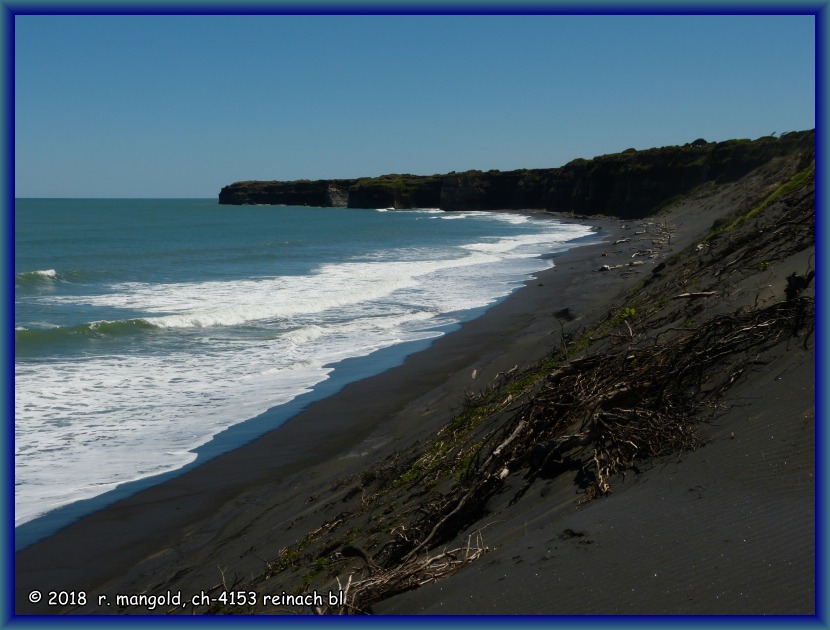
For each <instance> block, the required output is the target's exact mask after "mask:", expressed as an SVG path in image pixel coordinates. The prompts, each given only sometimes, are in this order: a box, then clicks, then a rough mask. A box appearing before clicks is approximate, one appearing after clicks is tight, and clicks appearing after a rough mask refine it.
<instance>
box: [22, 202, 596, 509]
mask: <svg viewBox="0 0 830 630" xmlns="http://www.w3.org/2000/svg"><path fill="white" fill-rule="evenodd" d="M417 212H421V213H424V214H425V215H428V216H429V218H433V217H436V218H437V217H440V218H453V219H461V218H464V217H465V216H466V217H471V216H483V217H485V219H484V220H487V221H493V220H495V221H502V222H511V223H513V224H516V225H518V224H519V223H521V222H524V221H526V220H528V219H527V217H521V216H520V215H510V214H497V213H459V214H453V215H450V214H448V213H443V212H442V211H440V210H435V209H424V210H420V211H417ZM588 233H589V230H588V229H587V228H585V227H584V226H562V225H556V224H553V223H545V224H544V225H540V226H539V229H538V231H537V232H533V233H529V234H515V235H502V236H501V237H499V238H495V237H494V238H482V239H478V241H477V242H473V243H468V244H466V245H464V246H461V247H456V248H454V249H452V250H451V251H450V250H438V249H429V247H428V246H426V245H425V246H424V248H422V249H421V248H413V249H409V250H401V251H394V250H386V251H384V250H378V251H376V252H375V253H374V254H373V255H372V256H371V257H369V258H367V259H362V260H359V261H345V262H329V263H324V264H320V265H319V266H318V267H317V268H316V269H314V271H313V273H311V274H310V275H301V276H291V275H286V276H272V277H267V276H263V277H257V278H244V279H235V280H230V279H229V280H216V281H202V282H171V283H152V282H129V283H126V282H122V283H118V284H113V285H110V286H109V287H108V288H107V289H108V290H107V291H102V292H98V293H94V294H84V295H52V294H48V293H44V294H43V295H41V296H40V297H39V298H38V299H40V300H41V301H42V303H43V304H44V305H45V306H46V307H49V306H50V305H70V306H94V307H105V308H109V309H127V310H129V311H130V312H131V313H135V312H139V313H141V319H143V320H144V321H146V322H149V323H150V324H152V325H153V326H154V327H155V328H156V330H155V331H151V333H152V334H156V335H157V336H159V339H160V340H161V341H159V344H158V345H153V344H151V343H148V344H147V346H146V348H144V349H143V350H142V351H139V352H128V351H127V350H125V351H124V352H120V353H118V354H104V355H100V356H98V355H90V356H88V357H86V358H78V357H74V358H72V359H61V358H60V357H57V358H54V359H50V360H48V361H34V362H29V363H22V364H19V365H17V366H16V370H15V419H16V422H15V445H16V456H15V475H16V505H15V522H16V524H21V523H24V522H26V521H29V520H31V519H33V518H35V517H37V516H39V515H41V514H43V513H45V512H47V511H49V510H51V509H53V508H55V507H60V506H62V505H66V504H69V503H72V502H75V501H78V500H80V499H84V498H90V497H94V496H97V495H99V494H101V493H103V492H105V491H107V490H109V489H112V488H114V487H116V486H117V485H119V484H122V483H125V482H129V481H132V480H135V479H141V478H145V477H148V476H151V475H156V474H160V473H163V472H167V471H172V470H176V469H178V468H181V467H182V466H185V465H187V464H188V463H190V462H191V461H193V459H194V458H195V454H194V453H193V450H194V449H196V448H198V447H199V446H201V445H203V444H205V443H207V442H208V441H210V440H211V439H212V438H213V437H214V436H215V435H217V434H218V433H219V432H221V431H222V430H224V429H225V428H227V427H229V426H231V425H233V424H236V423H238V422H240V421H243V420H245V419H248V418H252V417H255V416H257V415H258V414H260V413H262V412H264V411H265V410H267V409H269V408H271V407H275V406H278V405H282V404H284V403H286V402H289V401H291V400H293V399H294V398H296V397H297V396H299V395H301V394H303V393H305V392H308V391H310V390H311V389H312V388H313V387H314V386H315V385H317V384H319V383H320V382H322V381H324V380H325V379H327V378H329V376H330V374H331V371H332V369H333V368H332V367H331V366H332V365H333V364H336V363H337V362H338V361H341V360H343V359H347V358H351V357H359V356H366V355H368V354H370V353H371V352H373V351H375V350H378V349H381V348H386V347H389V346H392V345H395V344H399V343H402V342H407V341H416V340H426V339H431V338H434V337H436V336H437V335H439V334H440V332H439V331H438V330H437V329H438V327H440V326H442V325H445V324H449V323H453V322H455V321H457V319H458V317H459V313H461V312H463V311H469V310H470V309H477V308H481V307H483V306H486V305H488V304H490V303H492V302H494V301H495V300H497V299H499V298H500V297H503V296H504V295H506V294H507V293H508V292H509V291H511V290H512V289H513V288H514V287H516V286H518V285H519V284H520V283H521V282H522V281H523V280H524V279H526V278H527V277H529V276H531V275H532V274H533V273H535V272H537V271H539V270H541V269H543V268H545V267H547V266H549V265H550V262H549V261H546V260H542V259H540V258H539V254H540V253H543V252H547V251H550V250H551V249H556V248H557V247H564V245H563V243H564V242H565V241H566V240H569V239H573V238H577V237H579V236H583V235H586V234H588ZM47 271H51V270H47ZM131 316H132V315H131ZM142 334H143V333H142ZM148 334H150V333H148ZM182 335H184V336H185V337H182V340H181V341H179V342H176V341H175V340H177V339H179V337H180V336H182ZM168 338H169V339H172V340H173V342H170V343H167V342H166V341H165V340H167V339H168ZM162 341H164V342H165V343H167V345H164V343H162Z"/></svg>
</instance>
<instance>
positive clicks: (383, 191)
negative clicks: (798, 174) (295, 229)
mask: <svg viewBox="0 0 830 630" xmlns="http://www.w3.org/2000/svg"><path fill="white" fill-rule="evenodd" d="M814 147H815V131H814V130H808V131H798V132H790V133H786V134H782V135H781V136H780V137H775V136H765V137H763V138H758V139H757V140H746V139H741V140H727V141H724V142H706V141H705V140H703V139H698V140H695V141H694V142H691V143H687V144H685V145H682V146H669V147H662V148H654V149H646V150H641V151H637V150H635V149H627V150H625V151H623V152H621V153H613V154H608V155H602V156H599V157H595V158H593V159H590V160H586V159H581V158H580V159H576V160H573V161H572V162H569V163H568V164H566V165H565V166H562V167H559V168H550V169H521V170H516V171H487V172H483V171H466V172H463V173H448V174H445V175H428V176H421V175H410V174H392V175H383V176H380V177H365V178H360V179H333V180H316V181H310V180H298V181H288V182H284V181H245V182H236V183H234V184H231V185H229V186H225V187H224V188H223V189H222V190H221V192H220V193H219V203H220V204H231V205H243V204H274V205H277V204H285V205H305V206H319V207H349V208H399V209H403V208H441V209H443V210H521V209H543V210H549V211H554V212H566V213H567V212H573V213H579V214H586V215H597V214H602V215H612V216H617V217H620V218H626V219H631V218H639V217H644V216H648V215H649V214H651V213H652V212H654V211H655V210H657V209H659V208H660V207H661V206H664V205H665V204H666V203H668V202H669V201H671V200H673V199H674V198H676V197H677V196H678V195H682V194H685V193H687V192H689V191H690V190H692V189H694V188H696V187H697V186H700V185H702V184H705V183H707V182H713V183H715V184H724V183H728V182H732V181H736V180H738V179H740V178H741V177H743V176H744V175H746V174H747V173H749V172H750V171H752V170H753V169H755V168H758V167H759V166H762V165H763V164H765V163H767V162H769V161H770V160H772V159H773V158H775V157H779V156H782V155H789V154H793V153H802V154H803V155H804V156H805V157H804V159H805V160H807V161H809V159H811V158H810V157H809V156H811V155H812V153H813V151H814Z"/></svg>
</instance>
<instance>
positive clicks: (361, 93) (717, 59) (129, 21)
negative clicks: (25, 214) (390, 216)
mask: <svg viewBox="0 0 830 630" xmlns="http://www.w3.org/2000/svg"><path fill="white" fill-rule="evenodd" d="M14 32H15V48H14V51H15V59H14V73H15V74H14V107H15V126H14V132H15V146H14V151H15V153H14V155H15V194H16V196H18V197H215V196H216V195H217V194H218V192H219V190H220V188H221V187H222V186H224V185H226V184H230V183H232V182H234V181H239V180H246V179H279V180H290V179H303V178H305V179H318V178H349V177H360V176H374V175H381V174H384V173H415V174H423V175H428V174H433V173H445V172H448V171H452V170H456V171H461V170H467V169H483V170H488V169H500V170H511V169H516V168H536V167H555V166H561V165H563V164H565V163H567V162H568V161H570V160H572V159H574V158H576V157H586V158H589V157H593V156H595V155H600V154H603V153H612V152H617V151H622V150H624V149H626V148H629V147H635V148H638V149H645V148H650V147H655V146H664V145H670V144H683V143H685V142H690V141H692V140H695V139H696V138H699V137H703V138H705V139H707V140H725V139H729V138H757V137H759V136H763V135H768V134H771V133H773V132H778V133H781V132H786V131H794V130H801V129H808V128H812V127H814V126H815V18H814V17H813V16H723V15H716V16H625V15H622V16H597V15H589V16H574V15H549V16H538V15H537V16H360V15H354V16H279V15H269V16H228V15H219V16H170V15H167V16H82V15H78V16H47V15H17V16H15V22H14Z"/></svg>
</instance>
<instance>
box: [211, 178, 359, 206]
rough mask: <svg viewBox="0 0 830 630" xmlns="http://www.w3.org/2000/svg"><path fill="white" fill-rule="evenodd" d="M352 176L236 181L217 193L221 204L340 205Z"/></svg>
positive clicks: (353, 181)
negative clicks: (343, 177) (312, 179)
mask: <svg viewBox="0 0 830 630" xmlns="http://www.w3.org/2000/svg"><path fill="white" fill-rule="evenodd" d="M355 181H356V180H353V179H331V180H316V181H309V180H299V181H293V182H237V183H235V184H231V185H230V186H225V187H224V188H223V189H222V190H221V191H220V193H219V203H220V204H230V205H253V204H265V205H286V206H317V207H342V208H345V207H346V206H347V205H348V200H349V189H350V188H351V186H352V185H353V184H354V183H355Z"/></svg>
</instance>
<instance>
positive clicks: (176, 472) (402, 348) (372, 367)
mask: <svg viewBox="0 0 830 630" xmlns="http://www.w3.org/2000/svg"><path fill="white" fill-rule="evenodd" d="M511 213H512V214H522V215H527V216H534V217H542V218H545V219H552V220H555V221H558V222H560V223H563V224H566V223H576V224H579V225H585V226H586V227H587V226H588V225H589V224H590V217H581V220H571V218H570V217H566V216H559V215H555V214H553V213H546V212H543V211H537V210H532V209H530V210H526V211H522V212H515V211H511ZM597 238H598V236H597V232H593V233H591V234H588V235H586V236H582V237H579V238H576V239H574V240H572V241H569V242H568V243H567V245H568V249H566V250H564V251H569V250H570V249H573V248H574V247H580V246H584V245H583V243H584V242H590V241H593V240H596V239H597ZM559 253H561V252H554V253H552V254H551V253H545V254H543V255H541V256H539V258H540V259H541V260H550V259H551V258H552V257H555V256H557V255H558V254H559ZM542 271H545V270H542ZM536 273H540V272H536ZM526 282H527V281H523V282H522V283H521V284H518V285H517V286H515V287H514V288H512V289H510V292H509V293H507V294H505V295H502V296H500V297H498V298H497V299H496V300H495V301H494V302H491V303H489V304H486V305H484V306H480V307H476V308H473V309H470V310H469V311H466V312H465V314H464V316H463V318H461V320H460V321H458V322H456V323H452V324H444V325H440V326H435V327H434V328H432V329H429V330H430V331H434V332H435V336H434V337H431V338H428V339H420V340H415V341H408V342H403V343H398V344H395V345H392V346H387V347H383V348H380V349H378V350H374V351H372V352H371V353H370V354H368V355H364V356H353V357H348V358H346V359H342V360H339V361H336V362H334V363H330V364H327V365H326V366H325V367H327V368H332V372H331V373H330V374H329V375H328V377H326V378H325V379H324V380H322V381H319V382H317V383H315V384H314V385H312V386H310V388H309V389H308V391H306V392H304V393H301V394H299V395H297V396H295V397H294V398H293V399H291V400H289V401H288V402H286V403H283V404H281V405H277V406H275V407H271V408H269V409H267V410H265V411H263V412H262V413H260V414H258V415H256V416H253V417H248V418H245V419H242V420H241V421H238V422H236V423H235V424H232V425H230V426H228V427H227V428H225V429H223V430H222V431H221V432H220V433H217V434H216V435H214V436H213V437H212V438H210V439H209V441H208V442H206V443H204V444H201V445H200V446H198V447H195V448H193V449H190V450H191V452H193V453H195V455H196V457H195V459H194V460H193V461H191V462H189V463H187V464H185V465H183V466H181V467H178V468H175V469H172V470H168V471H165V472H161V473H158V474H155V475H153V476H150V477H141V478H138V479H134V480H132V481H127V482H124V483H121V484H120V485H118V486H116V487H114V488H112V489H110V490H108V491H106V492H104V493H103V494H98V495H96V496H92V497H88V498H82V499H79V500H77V501H74V502H72V503H69V504H66V505H61V506H59V507H56V508H55V509H53V510H51V511H49V512H47V513H45V514H41V515H39V516H37V517H35V518H32V519H30V520H28V521H26V522H24V523H21V524H20V525H18V526H16V527H15V528H14V533H15V551H21V550H23V549H25V548H27V547H29V546H31V545H32V544H35V543H37V542H39V541H41V540H44V539H46V538H48V537H49V536H51V535H53V534H55V533H57V532H58V531H60V530H61V529H63V528H65V527H67V526H69V525H71V524H72V523H74V522H76V521H78V520H79V519H81V518H83V517H85V516H87V515H89V514H92V513H94V512H98V511H100V510H102V509H105V508H106V507H108V506H110V505H112V504H114V503H117V502H118V501H121V500H123V499H125V498H128V497H130V496H132V495H134V494H136V493H138V492H141V491H143V490H145V489H148V488H151V487H153V486H156V485H159V484H162V483H166V482H167V481H169V480H171V479H173V478H175V477H178V476H180V475H182V474H185V473H187V472H189V471H191V470H194V469H196V468H198V467H200V466H202V465H203V464H204V463H206V462H207V461H209V460H210V459H213V458H214V457H217V456H220V455H222V454H223V453H226V452H229V451H232V450H235V449H237V448H241V447H243V446H245V445H246V444H248V443H250V442H252V441H254V440H256V439H258V438H259V437H261V436H263V435H265V434H266V433H268V432H270V431H274V430H277V429H279V427H281V426H282V425H284V424H285V423H286V422H289V421H291V420H292V419H293V418H294V417H295V416H297V415H298V414H299V413H301V412H303V411H304V410H305V409H306V408H307V407H308V406H309V405H311V404H313V403H315V402H316V401H319V400H322V399H324V398H328V397H330V396H333V395H335V394H337V393H338V392H339V391H340V390H342V389H343V387H346V386H347V385H349V384H350V383H352V382H355V381H358V380H363V379H364V378H369V377H371V376H374V375H376V374H378V373H380V372H382V371H385V370H387V369H391V368H393V367H396V366H397V365H399V364H401V363H402V362H404V361H405V360H406V358H407V357H408V356H410V355H411V354H414V353H417V352H420V351H423V350H425V349H428V348H429V347H430V346H431V345H432V344H433V343H434V342H435V340H436V339H437V338H440V337H442V336H445V335H446V334H451V333H453V332H455V331H456V330H458V329H459V328H460V327H461V326H463V325H464V324H465V323H467V322H468V321H471V320H473V319H477V318H478V317H480V316H481V315H482V314H483V313H485V312H486V311H488V310H489V309H491V308H493V306H495V305H496V304H498V303H499V302H501V301H503V300H505V299H509V298H510V296H511V295H512V294H514V293H515V292H516V291H517V290H519V289H520V288H523V285H524V284H525V283H526Z"/></svg>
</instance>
